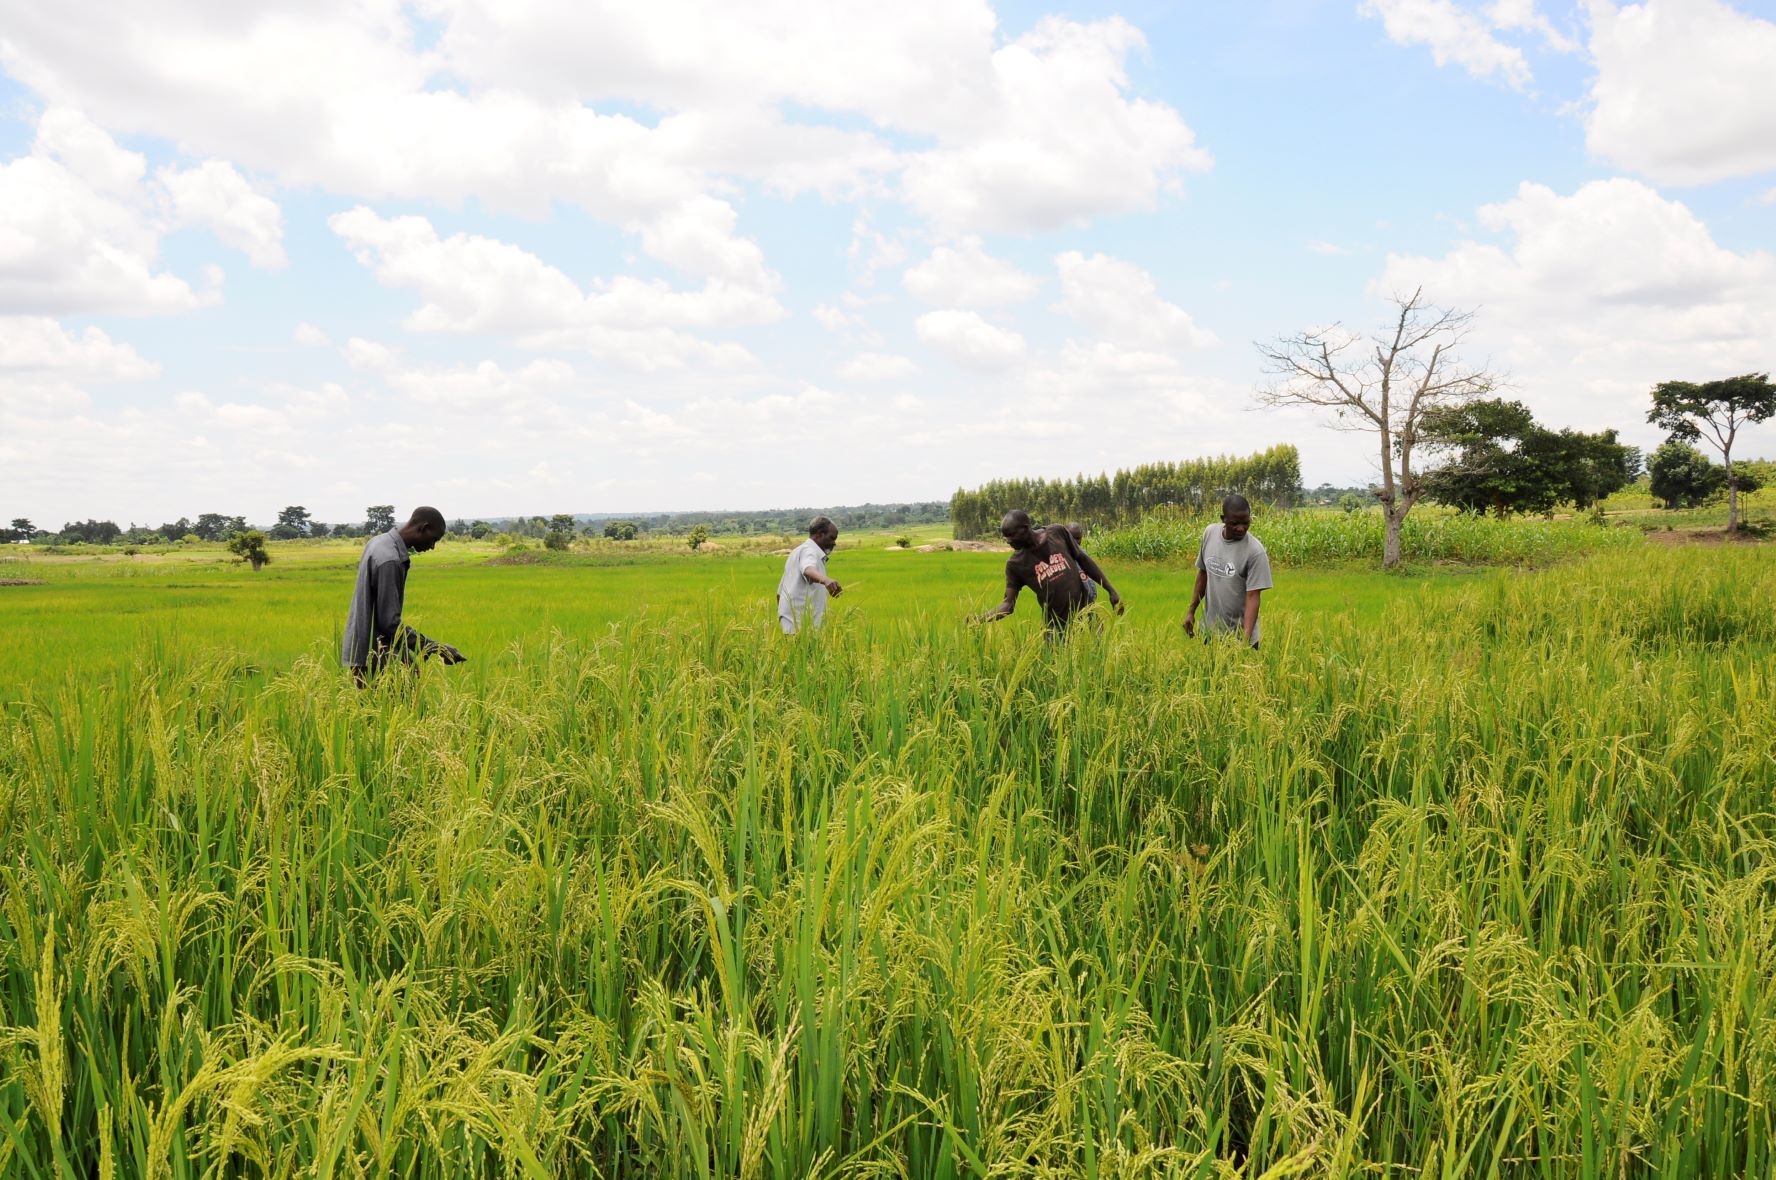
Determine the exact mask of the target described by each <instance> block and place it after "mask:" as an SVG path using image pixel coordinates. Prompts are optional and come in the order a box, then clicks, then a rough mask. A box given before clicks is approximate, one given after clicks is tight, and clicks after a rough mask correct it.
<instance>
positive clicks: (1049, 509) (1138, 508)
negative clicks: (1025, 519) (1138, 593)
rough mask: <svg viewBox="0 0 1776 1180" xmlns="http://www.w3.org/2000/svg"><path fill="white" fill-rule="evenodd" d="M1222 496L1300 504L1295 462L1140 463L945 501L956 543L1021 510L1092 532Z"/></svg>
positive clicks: (992, 531) (1289, 458)
mask: <svg viewBox="0 0 1776 1180" xmlns="http://www.w3.org/2000/svg"><path fill="white" fill-rule="evenodd" d="M1229 492H1238V493H1240V494H1241V495H1243V496H1246V497H1247V498H1248V499H1251V500H1254V501H1257V502H1259V503H1262V504H1268V505H1271V506H1274V507H1293V506H1294V505H1295V504H1297V503H1298V502H1299V501H1300V499H1301V457H1300V456H1299V455H1298V454H1297V453H1296V451H1295V448H1294V447H1292V446H1286V445H1284V446H1275V447H1271V448H1270V449H1269V450H1268V451H1260V452H1259V453H1258V454H1256V455H1249V456H1247V457H1246V458H1243V459H1241V458H1236V457H1234V456H1232V455H1223V456H1218V457H1216V458H1211V459H1189V460H1186V461H1184V462H1182V463H1144V464H1142V465H1141V466H1139V467H1135V468H1131V469H1129V470H1127V471H1118V472H1117V473H1116V474H1115V475H1080V476H1078V477H1076V478H1074V479H1001V480H994V481H993V482H992V483H989V484H986V485H985V486H983V487H979V488H975V489H974V490H972V491H970V490H968V489H966V488H961V489H958V490H957V492H956V494H955V495H954V496H951V497H950V524H951V527H952V528H953V530H954V532H955V535H956V539H957V540H959V541H967V540H973V539H976V538H979V537H996V536H998V535H999V519H1000V517H1002V516H1004V515H1005V514H1006V513H1007V512H1009V511H1011V510H1012V509H1014V508H1022V509H1024V510H1025V511H1026V512H1028V513H1029V514H1030V515H1031V516H1032V517H1034V518H1035V519H1036V520H1037V522H1038V523H1041V524H1051V523H1062V522H1065V521H1069V520H1077V521H1080V522H1082V523H1084V524H1088V525H1092V526H1094V527H1097V528H1116V527H1119V526H1123V525H1129V524H1133V523H1134V522H1136V521H1138V520H1140V519H1141V518H1142V517H1143V516H1145V515H1146V514H1147V513H1149V512H1151V511H1153V510H1154V509H1155V508H1161V507H1173V508H1181V509H1185V510H1187V511H1191V512H1196V511H1200V510H1201V509H1202V508H1203V507H1204V506H1205V505H1208V504H1212V503H1214V502H1215V501H1217V500H1219V499H1220V498H1221V497H1222V496H1224V495H1227V494H1228V493H1229Z"/></svg>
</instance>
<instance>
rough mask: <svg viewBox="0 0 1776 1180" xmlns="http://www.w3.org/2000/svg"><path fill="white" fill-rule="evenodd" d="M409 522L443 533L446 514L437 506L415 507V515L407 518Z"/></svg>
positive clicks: (418, 526) (417, 526)
mask: <svg viewBox="0 0 1776 1180" xmlns="http://www.w3.org/2000/svg"><path fill="white" fill-rule="evenodd" d="M407 523H408V524H410V525H413V526H414V527H416V528H423V529H425V530H427V531H428V532H440V533H441V532H443V531H444V514H443V513H442V512H439V511H438V510H437V509H436V508H426V507H420V508H415V509H414V510H413V515H412V516H409V517H408V518H407Z"/></svg>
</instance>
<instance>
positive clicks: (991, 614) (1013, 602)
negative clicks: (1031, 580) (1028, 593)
mask: <svg viewBox="0 0 1776 1180" xmlns="http://www.w3.org/2000/svg"><path fill="white" fill-rule="evenodd" d="M1023 588H1024V585H1023V583H1022V582H1020V581H1018V578H1017V575H1016V574H1014V573H1012V572H1011V563H1010V562H1007V563H1006V565H1005V600H1004V601H1003V602H1001V603H1000V604H999V605H998V606H996V607H994V608H993V609H992V610H990V611H988V612H987V613H986V614H984V615H982V616H981V617H980V621H981V622H983V623H996V622H998V621H999V620H1000V619H1003V618H1004V617H1005V616H1006V615H1009V614H1010V613H1011V612H1012V611H1014V610H1016V609H1017V596H1018V591H1019V590H1022V589H1023Z"/></svg>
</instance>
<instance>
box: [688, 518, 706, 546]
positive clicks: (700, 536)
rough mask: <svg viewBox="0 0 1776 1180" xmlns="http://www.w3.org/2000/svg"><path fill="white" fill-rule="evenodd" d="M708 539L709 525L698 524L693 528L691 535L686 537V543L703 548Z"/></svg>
mask: <svg viewBox="0 0 1776 1180" xmlns="http://www.w3.org/2000/svg"><path fill="white" fill-rule="evenodd" d="M707 540H709V526H708V525H706V524H700V525H698V526H697V527H696V528H694V529H692V530H691V535H690V536H689V537H687V538H685V542H686V544H688V545H690V547H691V548H692V549H701V548H703V543H704V542H705V541H707Z"/></svg>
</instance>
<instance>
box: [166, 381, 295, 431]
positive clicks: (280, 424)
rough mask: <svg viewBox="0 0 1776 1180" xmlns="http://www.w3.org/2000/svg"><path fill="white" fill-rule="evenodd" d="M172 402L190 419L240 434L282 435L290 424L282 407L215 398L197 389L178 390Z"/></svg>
mask: <svg viewBox="0 0 1776 1180" xmlns="http://www.w3.org/2000/svg"><path fill="white" fill-rule="evenodd" d="M173 404H174V405H176V406H178V408H179V412H180V413H181V414H183V415H184V416H185V417H186V419H187V420H188V421H191V422H193V423H195V424H198V425H202V426H209V427H220V428H222V429H224V430H228V431H235V432H239V433H241V434H253V435H262V436H263V435H281V434H284V433H286V432H287V431H288V430H289V429H290V425H291V424H290V418H289V415H287V414H286V413H284V412H283V411H282V410H280V409H276V408H274V407H271V406H262V405H256V404H253V403H249V402H220V403H217V402H212V401H211V400H210V399H209V398H208V397H206V396H205V395H204V394H202V393H198V392H195V391H187V392H185V393H181V394H179V395H178V396H176V397H175V398H174V399H173Z"/></svg>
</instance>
